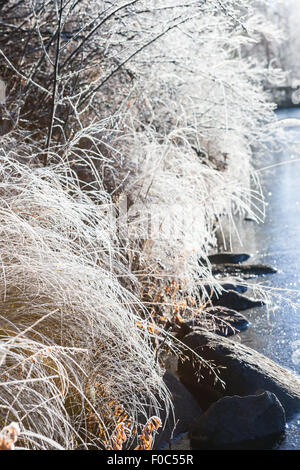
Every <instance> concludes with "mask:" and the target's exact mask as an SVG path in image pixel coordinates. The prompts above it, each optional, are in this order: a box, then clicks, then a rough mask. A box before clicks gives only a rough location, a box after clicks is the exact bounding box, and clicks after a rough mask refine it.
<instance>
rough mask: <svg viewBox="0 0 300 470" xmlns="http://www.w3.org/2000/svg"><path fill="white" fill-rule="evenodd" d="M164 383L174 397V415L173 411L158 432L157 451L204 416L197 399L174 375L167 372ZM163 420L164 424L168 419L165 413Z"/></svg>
mask: <svg viewBox="0 0 300 470" xmlns="http://www.w3.org/2000/svg"><path fill="white" fill-rule="evenodd" d="M164 382H165V384H166V385H167V387H168V389H169V391H170V393H171V396H172V402H173V406H174V415H173V414H172V411H171V412H170V415H169V417H168V420H167V422H166V425H165V428H164V429H161V430H160V431H159V432H158V434H157V437H156V439H155V448H156V449H158V448H160V447H162V446H163V445H164V444H165V443H168V442H169V441H170V439H173V438H175V437H176V436H178V435H179V434H181V433H184V432H187V431H188V430H189V429H190V425H191V423H193V420H197V419H198V418H199V417H200V416H201V415H202V410H201V408H200V406H199V404H198V403H197V401H196V400H195V398H194V397H193V396H192V395H191V393H190V392H189V391H188V390H187V389H186V387H185V386H184V385H183V384H182V383H181V382H180V381H179V380H178V379H177V378H176V377H175V376H174V375H173V374H171V373H170V372H168V371H167V372H166V373H165V375H164ZM161 418H162V421H163V422H164V420H165V418H166V415H165V414H164V411H163V412H162V416H161ZM175 424H176V426H175Z"/></svg>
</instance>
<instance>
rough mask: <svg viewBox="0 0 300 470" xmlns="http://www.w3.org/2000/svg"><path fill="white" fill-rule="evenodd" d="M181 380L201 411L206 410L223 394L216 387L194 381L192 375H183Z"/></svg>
mask: <svg viewBox="0 0 300 470" xmlns="http://www.w3.org/2000/svg"><path fill="white" fill-rule="evenodd" d="M181 381H182V383H183V385H184V386H185V387H186V388H187V389H188V390H189V392H190V393H191V394H192V395H193V397H194V398H195V400H196V401H197V403H198V404H199V406H200V408H201V410H203V411H205V410H207V409H208V408H209V407H210V406H211V405H212V404H213V403H215V402H216V401H217V400H219V399H220V398H222V397H223V396H224V395H223V393H221V392H219V391H217V390H216V388H214V387H211V386H209V385H205V384H204V383H203V382H202V381H200V382H198V383H195V381H193V378H192V377H184V378H182V380H181Z"/></svg>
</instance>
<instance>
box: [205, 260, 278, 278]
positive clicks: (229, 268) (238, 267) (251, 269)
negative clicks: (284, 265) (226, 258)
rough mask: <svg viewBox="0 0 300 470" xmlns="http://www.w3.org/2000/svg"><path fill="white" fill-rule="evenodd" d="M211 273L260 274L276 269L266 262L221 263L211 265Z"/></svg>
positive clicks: (275, 271)
mask: <svg viewBox="0 0 300 470" xmlns="http://www.w3.org/2000/svg"><path fill="white" fill-rule="evenodd" d="M212 273H213V274H214V275H216V274H221V275H226V274H232V275H242V276H246V275H250V276H261V275H263V274H274V273H277V269H275V268H273V267H272V266H268V265H267V264H229V263H227V264H222V265H215V266H213V267H212Z"/></svg>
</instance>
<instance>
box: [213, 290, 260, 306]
mask: <svg viewBox="0 0 300 470" xmlns="http://www.w3.org/2000/svg"><path fill="white" fill-rule="evenodd" d="M212 303H213V305H217V306H220V307H227V308H231V309H233V310H239V311H240V310H247V309H248V308H254V307H262V306H263V305H265V302H264V301H263V300H255V299H250V298H249V297H246V296H245V295H243V294H239V293H238V292H234V291H228V292H224V293H222V295H221V296H220V297H219V298H218V299H215V300H212Z"/></svg>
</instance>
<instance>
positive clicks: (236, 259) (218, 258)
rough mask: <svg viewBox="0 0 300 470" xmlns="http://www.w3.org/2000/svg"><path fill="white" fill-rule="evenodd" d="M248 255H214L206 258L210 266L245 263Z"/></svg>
mask: <svg viewBox="0 0 300 470" xmlns="http://www.w3.org/2000/svg"><path fill="white" fill-rule="evenodd" d="M249 258H250V255H248V254H246V253H216V254H215V255H210V256H208V259H209V261H210V262H211V264H224V263H228V264H229V263H230V264H232V263H233V264H237V263H242V262H243V261H247V260H248V259H249Z"/></svg>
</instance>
